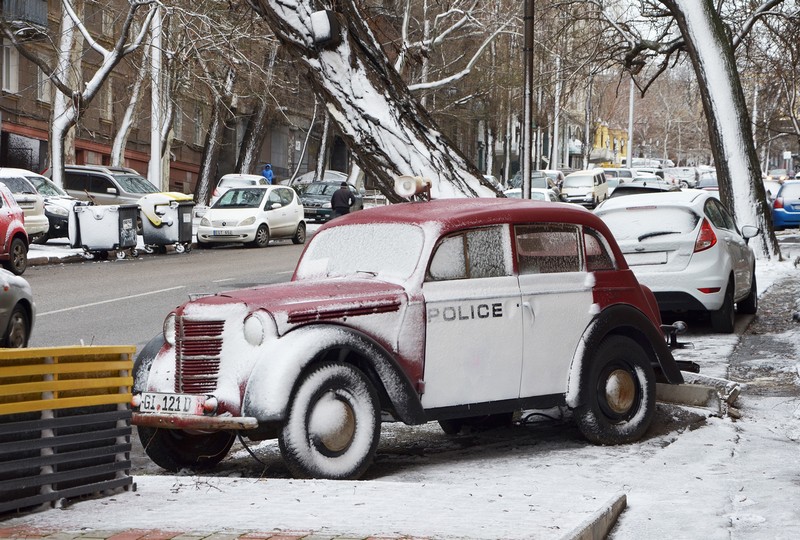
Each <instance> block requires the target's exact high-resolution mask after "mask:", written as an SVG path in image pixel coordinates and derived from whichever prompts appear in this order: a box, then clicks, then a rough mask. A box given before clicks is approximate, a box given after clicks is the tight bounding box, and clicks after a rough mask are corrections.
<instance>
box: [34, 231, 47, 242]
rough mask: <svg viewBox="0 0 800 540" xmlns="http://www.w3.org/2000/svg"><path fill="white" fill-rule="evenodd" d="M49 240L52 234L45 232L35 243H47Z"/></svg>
mask: <svg viewBox="0 0 800 540" xmlns="http://www.w3.org/2000/svg"><path fill="white" fill-rule="evenodd" d="M48 240H50V235H49V234H48V233H44V234H40V235H39V236H37V237H36V239H35V240H34V241H33V243H34V244H40V245H41V244H46V243H47V241H48Z"/></svg>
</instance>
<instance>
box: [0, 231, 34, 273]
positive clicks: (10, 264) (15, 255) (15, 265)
mask: <svg viewBox="0 0 800 540" xmlns="http://www.w3.org/2000/svg"><path fill="white" fill-rule="evenodd" d="M3 267H5V269H6V270H8V271H9V272H11V273H12V274H16V275H18V276H21V275H22V274H23V273H24V272H25V269H26V268H27V267H28V246H26V245H25V242H23V241H22V240H21V239H20V238H14V239H13V240H12V241H11V248H10V249H9V250H8V261H6V262H4V263H3Z"/></svg>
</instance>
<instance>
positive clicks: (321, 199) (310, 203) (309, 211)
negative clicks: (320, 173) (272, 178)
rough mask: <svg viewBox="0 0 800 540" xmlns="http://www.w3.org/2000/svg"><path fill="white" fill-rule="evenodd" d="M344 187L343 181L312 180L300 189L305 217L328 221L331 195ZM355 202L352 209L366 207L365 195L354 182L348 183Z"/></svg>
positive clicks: (330, 212) (330, 211)
mask: <svg viewBox="0 0 800 540" xmlns="http://www.w3.org/2000/svg"><path fill="white" fill-rule="evenodd" d="M340 187H342V183H341V182H312V183H310V184H306V185H304V186H303V187H302V189H300V190H299V191H300V202H301V203H302V204H303V211H304V213H305V218H306V219H310V220H312V221H328V220H329V219H331V214H332V209H331V196H332V195H333V193H334V192H335V191H336V190H337V189H339V188H340ZM347 187H348V188H349V189H350V194H351V195H352V196H353V199H354V200H355V202H354V203H353V206H352V207H350V211H351V212H354V211H356V210H362V209H363V208H364V195H362V194H361V192H359V191H358V190H357V189H356V187H355V186H354V185H353V184H347Z"/></svg>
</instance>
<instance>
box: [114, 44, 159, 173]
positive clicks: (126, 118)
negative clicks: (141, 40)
mask: <svg viewBox="0 0 800 540" xmlns="http://www.w3.org/2000/svg"><path fill="white" fill-rule="evenodd" d="M149 49H150V43H147V44H146V45H145V48H144V50H145V53H144V54H143V55H142V63H141V65H140V66H139V69H138V70H137V71H136V79H135V80H134V81H133V86H132V87H131V90H130V92H131V93H130V99H128V106H127V107H126V108H125V114H124V115H123V117H122V121H121V122H120V124H119V129H117V134H116V135H115V136H114V142H113V143H112V145H111V165H112V166H114V167H122V166H124V165H125V147H126V146H127V145H128V135H129V134H130V132H131V127H132V126H133V118H134V115H135V114H136V107H138V106H139V96H140V94H141V91H142V84H143V83H144V79H145V76H146V75H147V67H148V62H149V61H150V60H149V59H150V56H149V54H148V53H147V52H146V51H148V50H149Z"/></svg>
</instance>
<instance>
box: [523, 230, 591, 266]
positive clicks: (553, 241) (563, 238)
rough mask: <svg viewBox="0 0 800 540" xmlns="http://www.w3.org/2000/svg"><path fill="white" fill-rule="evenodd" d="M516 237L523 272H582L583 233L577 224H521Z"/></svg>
mask: <svg viewBox="0 0 800 540" xmlns="http://www.w3.org/2000/svg"><path fill="white" fill-rule="evenodd" d="M514 238H515V242H516V248H517V267H518V269H519V273H520V274H552V273H557V272H580V271H581V266H582V265H581V256H580V236H579V235H578V228H577V227H576V226H574V225H565V224H560V223H552V224H551V223H541V224H536V225H518V226H516V227H514Z"/></svg>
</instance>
